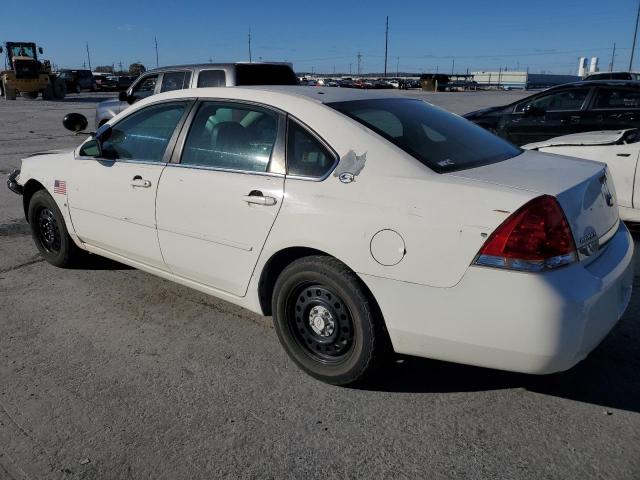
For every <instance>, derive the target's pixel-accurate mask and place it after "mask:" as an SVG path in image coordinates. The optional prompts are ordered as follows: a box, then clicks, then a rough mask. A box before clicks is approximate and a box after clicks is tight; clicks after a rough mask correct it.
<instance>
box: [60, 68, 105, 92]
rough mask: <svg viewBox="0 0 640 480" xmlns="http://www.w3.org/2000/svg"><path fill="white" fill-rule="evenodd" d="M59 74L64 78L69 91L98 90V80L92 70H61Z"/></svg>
mask: <svg viewBox="0 0 640 480" xmlns="http://www.w3.org/2000/svg"><path fill="white" fill-rule="evenodd" d="M58 76H59V77H60V78H61V79H63V80H64V84H65V86H66V87H67V92H69V93H70V92H75V93H80V92H81V91H82V90H91V91H92V92H95V91H96V80H95V78H93V74H92V73H91V70H60V72H58Z"/></svg>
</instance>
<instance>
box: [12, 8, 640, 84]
mask: <svg viewBox="0 0 640 480" xmlns="http://www.w3.org/2000/svg"><path fill="white" fill-rule="evenodd" d="M637 5H638V0H610V1H608V2H602V1H601V0H555V1H548V0H536V1H527V2H524V1H520V0H511V1H491V0H484V1H481V0H472V1H467V0H454V1H443V0H440V1H431V0H410V1H407V2H397V1H391V0H386V1H382V0H369V1H363V0H359V1H358V0H345V1H341V2H337V1H329V0H316V1H304V0H299V1H271V2H269V1H229V0H226V1H215V0H211V1H207V2H190V1H186V0H185V1H183V2H176V1H171V0H155V1H129V2H124V1H120V0H108V1H105V2H95V1H92V2H75V1H72V0H66V1H61V2H52V1H47V2H43V1H41V0H35V1H31V2H24V1H22V0H21V1H17V0H9V1H8V2H7V1H5V2H4V3H3V7H2V12H3V13H2V15H1V16H0V40H2V41H7V40H18V41H35V42H37V43H38V45H40V46H42V47H43V48H44V49H45V55H44V58H49V59H51V60H52V61H53V63H55V64H57V65H59V66H64V67H81V66H82V63H83V61H86V59H87V55H86V50H85V42H89V48H90V51H91V63H92V66H94V67H95V66H96V65H104V64H111V63H115V64H116V65H117V64H118V62H120V61H122V63H123V64H124V65H128V64H129V63H131V62H133V61H137V60H139V61H142V62H143V63H144V64H145V65H146V66H147V67H149V68H150V67H155V64H156V58H155V50H154V37H157V39H158V45H159V47H158V48H159V53H160V54H159V57H160V65H172V64H179V63H195V62H208V61H209V60H210V59H212V60H213V61H215V62H225V61H234V60H248V56H249V55H248V42H247V35H248V32H249V29H251V35H252V53H253V59H254V60H258V59H259V58H260V57H261V58H262V59H263V60H287V61H290V62H293V64H294V68H295V69H296V70H297V71H311V69H312V68H313V69H314V70H315V71H316V72H318V71H324V72H332V71H333V70H334V68H335V70H336V71H338V72H348V71H349V68H350V67H351V70H352V71H353V72H354V73H355V72H356V70H357V63H358V61H357V57H356V55H357V54H358V52H360V53H361V54H362V57H361V68H362V71H363V72H370V71H382V69H383V66H384V26H385V16H386V15H389V61H388V70H389V71H395V70H396V66H397V65H398V63H399V68H400V70H404V71H414V72H420V71H435V70H436V68H437V69H438V70H439V71H451V68H452V63H453V59H454V58H455V70H456V71H465V70H466V69H467V68H469V69H471V70H478V69H498V68H499V67H502V68H505V67H507V68H508V69H509V70H515V69H517V68H520V69H525V68H526V67H529V68H530V70H531V71H532V72H540V71H542V70H546V71H549V72H555V73H575V71H576V70H577V64H578V60H577V59H578V57H580V56H586V57H591V56H598V57H600V67H601V69H602V70H605V69H608V67H609V62H610V61H611V50H612V48H613V43H614V42H616V43H617V53H616V62H615V68H616V69H626V68H627V67H628V64H629V54H630V51H631V42H632V37H633V28H634V24H635V18H636V9H637ZM9 12H10V13H11V15H9V14H8V13H9ZM398 57H399V62H398ZM637 57H638V58H639V62H640V55H637ZM636 68H637V69H638V70H640V64H638V65H637V67H636Z"/></svg>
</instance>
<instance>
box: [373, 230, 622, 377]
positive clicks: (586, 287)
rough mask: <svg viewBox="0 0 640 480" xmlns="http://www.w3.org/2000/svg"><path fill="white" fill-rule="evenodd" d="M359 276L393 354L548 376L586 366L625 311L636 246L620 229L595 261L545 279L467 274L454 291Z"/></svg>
mask: <svg viewBox="0 0 640 480" xmlns="http://www.w3.org/2000/svg"><path fill="white" fill-rule="evenodd" d="M361 277H362V279H363V280H364V281H365V283H366V284H367V285H368V286H369V288H370V289H371V291H372V293H373V294H374V296H375V297H376V299H377V300H378V303H379V304H380V308H381V310H382V313H383V315H384V317H385V321H386V324H387V328H388V330H389V334H390V337H391V341H392V343H393V346H394V349H395V350H396V352H398V353H404V354H410V355H416V356H421V357H427V358H434V359H440V360H446V361H452V362H456V363H465V364H469V365H477V366H482V367H489V368H496V369H500V370H510V371H516V372H523V373H533V374H546V373H553V372H558V371H563V370H567V369H569V368H571V367H572V366H574V365H575V364H576V363H578V362H580V361H581V360H582V359H584V358H585V357H586V356H587V355H588V354H589V352H591V351H592V350H593V349H594V348H595V347H596V346H597V345H598V344H599V343H600V342H601V341H602V340H603V339H604V337H605V336H606V335H607V334H608V333H609V331H610V330H611V329H612V328H613V327H614V325H615V324H616V323H617V321H618V320H619V319H620V317H621V316H622V314H623V313H624V311H625V310H626V308H627V306H628V304H629V300H630V298H631V289H632V284H633V241H632V239H631V235H630V234H629V232H628V230H627V228H626V227H625V226H624V224H623V223H622V222H620V228H619V229H618V231H617V233H616V234H615V235H614V236H613V237H612V239H611V240H610V241H609V243H608V244H607V246H606V248H605V249H603V251H602V252H601V253H600V254H599V255H598V257H597V258H595V259H594V260H593V261H591V262H588V261H585V262H580V263H576V264H574V265H570V266H567V267H564V268H560V269H558V270H556V271H552V272H547V273H544V274H531V273H521V272H512V271H505V270H499V269H494V268H484V267H470V268H469V269H468V271H467V272H466V274H465V276H464V277H463V279H462V280H461V281H460V283H458V284H457V285H456V286H455V287H452V288H432V287H426V286H422V285H417V284H411V283H405V282H398V281H394V280H388V279H383V278H380V277H372V276H368V275H362V276H361Z"/></svg>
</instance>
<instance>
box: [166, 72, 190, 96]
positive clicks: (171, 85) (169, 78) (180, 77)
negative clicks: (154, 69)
mask: <svg viewBox="0 0 640 480" xmlns="http://www.w3.org/2000/svg"><path fill="white" fill-rule="evenodd" d="M187 73H189V72H167V73H165V74H164V75H162V85H161V86H160V91H161V92H170V91H171V90H182V89H183V88H189V79H188V78H187ZM185 80H186V82H185ZM185 83H186V85H185Z"/></svg>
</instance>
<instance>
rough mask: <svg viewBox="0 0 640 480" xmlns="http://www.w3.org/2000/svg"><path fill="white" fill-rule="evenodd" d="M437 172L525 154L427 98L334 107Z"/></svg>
mask: <svg viewBox="0 0 640 480" xmlns="http://www.w3.org/2000/svg"><path fill="white" fill-rule="evenodd" d="M328 106H330V107H332V108H335V109H336V110H338V111H340V112H342V113H344V114H345V115H347V116H349V117H351V118H353V119H354V120H356V121H358V122H360V123H361V124H363V125H365V126H366V127H368V128H370V129H371V130H373V131H374V132H376V133H378V134H379V135H381V136H382V137H384V138H386V139H387V140H388V141H390V142H391V143H393V144H394V145H396V146H398V147H399V148H401V149H402V150H404V151H405V152H407V153H408V154H410V155H412V156H413V157H415V158H416V159H417V160H419V161H420V162H422V163H423V164H424V165H426V166H427V167H429V168H431V169H432V170H435V171H436V172H440V173H445V172H452V171H457V170H464V169H467V168H473V167H477V166H481V165H487V164H490V163H495V162H500V161H503V160H507V159H509V158H512V157H515V156H516V155H519V154H520V153H522V150H520V149H519V148H517V147H515V146H513V145H511V144H510V143H508V142H507V141H505V140H503V139H501V138H499V137H497V136H495V135H493V134H491V133H489V132H488V131H486V130H485V129H484V128H481V127H479V126H477V125H475V124H473V123H471V122H469V121H467V120H465V119H463V118H462V117H459V116H457V115H453V114H451V113H448V112H445V111H444V110H441V109H439V108H436V107H433V106H431V105H428V104H427V103H426V102H423V101H422V100H415V99H410V98H387V99H380V100H357V101H350V102H339V103H330V104H328Z"/></svg>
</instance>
